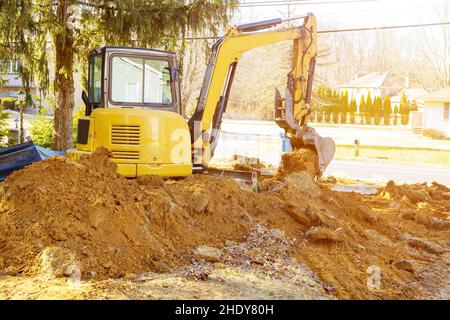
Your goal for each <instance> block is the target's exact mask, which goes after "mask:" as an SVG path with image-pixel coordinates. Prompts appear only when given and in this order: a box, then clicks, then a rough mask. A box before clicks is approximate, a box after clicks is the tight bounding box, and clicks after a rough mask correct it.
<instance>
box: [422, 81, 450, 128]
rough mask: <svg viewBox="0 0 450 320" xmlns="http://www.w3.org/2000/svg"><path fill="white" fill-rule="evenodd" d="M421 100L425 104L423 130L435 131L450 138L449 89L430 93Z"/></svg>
mask: <svg viewBox="0 0 450 320" xmlns="http://www.w3.org/2000/svg"><path fill="white" fill-rule="evenodd" d="M421 99H422V100H423V101H424V102H425V107H424V119H423V127H424V129H435V130H438V131H441V132H442V133H443V134H444V135H445V136H446V137H450V121H449V111H450V110H449V109H450V88H444V89H440V90H437V91H434V92H431V93H429V94H427V95H425V96H423V97H421Z"/></svg>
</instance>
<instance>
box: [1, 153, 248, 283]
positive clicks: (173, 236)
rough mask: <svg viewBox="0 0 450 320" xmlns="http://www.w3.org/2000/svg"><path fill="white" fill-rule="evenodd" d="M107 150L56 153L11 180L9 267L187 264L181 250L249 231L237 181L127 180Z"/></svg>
mask: <svg viewBox="0 0 450 320" xmlns="http://www.w3.org/2000/svg"><path fill="white" fill-rule="evenodd" d="M108 156H109V154H108V151H107V150H106V149H98V150H97V151H96V152H95V153H93V154H92V155H90V156H88V157H85V158H84V159H82V160H81V161H80V162H74V161H71V160H69V159H67V158H64V157H54V158H50V159H48V160H46V161H42V162H38V163H34V164H33V165H31V166H29V167H27V168H25V169H23V170H20V171H17V172H15V173H13V174H12V175H10V176H9V177H8V178H7V179H6V181H5V182H4V184H3V192H2V197H1V203H0V257H1V258H2V260H3V262H4V263H3V264H4V267H5V268H6V270H7V272H8V273H10V274H16V273H32V272H34V271H36V270H40V271H43V270H42V269H45V266H44V265H47V266H50V267H52V268H54V270H53V271H52V272H54V273H55V275H61V274H66V275H67V274H70V273H71V272H76V270H77V268H79V269H80V272H81V275H82V277H85V278H86V277H96V278H104V277H118V276H123V275H125V274H127V273H142V272H145V271H164V270H167V269H168V268H170V267H172V266H175V265H178V264H180V263H183V257H182V254H183V253H185V252H188V251H189V250H190V249H192V248H193V247H195V246H196V245H199V244H205V243H207V244H210V245H220V244H221V243H223V241H225V240H226V239H234V240H238V239H240V238H241V237H243V236H244V235H245V234H246V233H247V226H246V219H245V217H242V215H243V212H245V211H244V210H242V208H241V207H240V206H239V203H238V200H239V193H240V190H239V188H238V187H237V186H236V185H235V184H234V183H232V182H230V181H215V182H214V183H211V181H210V180H211V179H214V178H210V177H208V178H209V180H208V181H206V180H205V179H201V178H200V179H197V180H196V181H195V183H194V181H193V180H192V179H186V181H184V182H183V184H182V185H181V184H180V183H167V184H165V183H164V182H163V181H162V179H161V178H158V177H151V176H147V177H141V178H139V179H137V180H127V179H125V178H123V177H121V176H120V175H118V174H117V173H116V166H115V164H114V163H112V162H111V161H110V160H109V159H108ZM205 190H207V191H206V192H205ZM230 225H231V226H232V227H231V226H230ZM229 226H230V227H229ZM48 248H52V249H51V250H50V251H51V252H52V254H50V255H45V257H48V256H50V257H56V258H57V257H68V256H71V257H75V258H74V259H70V260H73V263H71V264H70V265H66V264H64V263H59V262H58V261H56V262H55V263H53V262H51V263H47V262H45V263H43V261H44V260H48V259H47V258H45V259H42V256H41V253H42V252H43V251H45V250H48ZM60 249H62V250H60ZM54 252H57V253H58V254H56V255H55V254H53V253H54ZM56 258H55V259H56ZM56 260H58V259H56ZM74 264H75V266H74ZM55 266H56V267H55ZM57 266H59V267H57Z"/></svg>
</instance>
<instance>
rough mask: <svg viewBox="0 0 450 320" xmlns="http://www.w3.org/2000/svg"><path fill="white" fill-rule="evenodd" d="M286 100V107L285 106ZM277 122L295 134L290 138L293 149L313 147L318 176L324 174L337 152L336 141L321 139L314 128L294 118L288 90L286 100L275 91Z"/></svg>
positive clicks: (290, 95)
mask: <svg viewBox="0 0 450 320" xmlns="http://www.w3.org/2000/svg"><path fill="white" fill-rule="evenodd" d="M283 100H284V102H285V103H284V106H283V103H282V102H283ZM275 122H276V123H277V124H278V125H279V126H280V127H281V128H283V129H285V130H286V131H288V130H292V131H293V132H295V134H294V135H292V136H291V137H290V140H291V145H292V147H293V149H300V148H310V147H313V148H314V149H315V150H316V152H317V167H318V168H319V172H317V176H319V177H320V176H321V175H323V174H324V172H325V169H326V168H327V166H328V165H329V164H330V162H331V160H332V159H333V157H334V153H335V151H336V145H335V143H334V140H333V139H331V138H329V137H325V138H324V137H321V136H320V135H319V134H318V133H317V132H316V130H314V128H311V127H309V126H308V125H307V124H306V123H304V124H303V125H300V123H299V122H298V121H296V119H295V118H294V111H293V99H292V94H291V92H290V90H289V89H288V88H286V92H285V98H284V99H282V98H281V95H280V92H279V91H278V90H277V89H275Z"/></svg>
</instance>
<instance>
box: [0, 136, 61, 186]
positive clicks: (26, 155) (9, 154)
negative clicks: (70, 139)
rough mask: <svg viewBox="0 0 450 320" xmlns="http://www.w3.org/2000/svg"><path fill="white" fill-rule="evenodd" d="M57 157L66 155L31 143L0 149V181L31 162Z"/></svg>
mask: <svg viewBox="0 0 450 320" xmlns="http://www.w3.org/2000/svg"><path fill="white" fill-rule="evenodd" d="M58 155H66V153H65V152H64V151H53V150H49V149H46V148H42V147H39V146H36V145H35V144H34V143H33V141H30V142H25V143H22V144H17V145H15V146H12V147H8V148H3V149H0V180H5V178H6V177H7V176H8V175H9V174H11V173H12V172H13V171H15V170H19V169H22V168H23V167H25V166H27V165H29V164H32V163H33V162H37V161H41V160H44V159H47V158H48V157H52V156H58Z"/></svg>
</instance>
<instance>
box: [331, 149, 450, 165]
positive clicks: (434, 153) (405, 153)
mask: <svg viewBox="0 0 450 320" xmlns="http://www.w3.org/2000/svg"><path fill="white" fill-rule="evenodd" d="M334 159H336V160H357V161H380V162H391V163H392V162H394V163H405V164H410V165H429V166H439V167H445V166H450V150H436V149H429V148H407V147H386V146H361V147H360V149H359V157H355V146H354V145H338V146H336V154H335V156H334Z"/></svg>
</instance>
